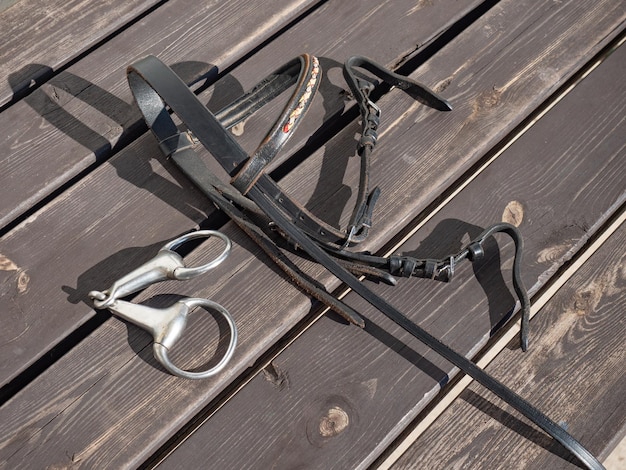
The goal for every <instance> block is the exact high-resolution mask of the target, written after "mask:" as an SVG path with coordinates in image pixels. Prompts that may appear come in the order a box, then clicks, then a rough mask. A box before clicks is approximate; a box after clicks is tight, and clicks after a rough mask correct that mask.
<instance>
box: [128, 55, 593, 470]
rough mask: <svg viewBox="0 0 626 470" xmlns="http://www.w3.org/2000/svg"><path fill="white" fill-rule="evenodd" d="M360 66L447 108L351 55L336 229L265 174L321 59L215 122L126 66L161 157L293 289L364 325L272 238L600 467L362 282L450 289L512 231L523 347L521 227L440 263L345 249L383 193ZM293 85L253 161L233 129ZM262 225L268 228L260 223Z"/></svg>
mask: <svg viewBox="0 0 626 470" xmlns="http://www.w3.org/2000/svg"><path fill="white" fill-rule="evenodd" d="M357 68H359V69H364V70H366V71H368V72H369V73H371V74H373V75H376V76H377V77H378V78H380V79H382V80H383V81H384V82H386V83H387V84H389V85H391V86H394V87H397V88H399V89H401V90H403V91H404V92H405V93H407V94H408V95H409V96H411V97H413V98H414V99H416V100H418V101H420V102H421V103H423V104H426V105H428V106H430V107H433V108H435V109H438V110H440V111H447V110H450V109H451V106H450V105H449V103H448V102H447V101H446V100H445V99H443V98H441V97H440V96H438V95H437V94H436V93H434V92H433V91H431V90H429V89H428V88H427V87H426V86H424V85H422V84H420V83H418V82H416V81H414V80H412V79H410V78H408V77H404V76H401V75H398V74H395V73H393V72H391V71H389V70H387V69H386V68H384V67H382V66H380V65H379V64H376V63H375V62H373V61H371V60H369V59H367V58H365V57H360V56H354V57H351V58H350V59H348V60H347V61H346V63H345V64H344V69H343V72H344V77H345V79H346V82H347V84H348V86H349V87H350V90H351V92H352V95H353V96H354V98H355V99H356V101H357V103H358V105H359V108H360V112H361V125H362V129H361V136H360V140H359V142H358V145H357V154H358V155H359V157H360V163H361V164H360V175H359V188H358V193H357V197H356V203H355V208H354V210H353V212H352V215H351V217H350V220H349V223H348V226H347V228H346V229H344V230H340V229H337V228H335V227H333V226H331V225H329V224H327V223H326V222H324V221H322V220H320V219H319V218H317V217H316V216H315V215H313V214H312V213H310V212H309V211H308V210H307V209H306V208H305V207H303V206H302V205H301V204H299V203H298V202H297V201H295V200H293V199H292V198H291V197H290V196H289V195H288V194H286V193H285V192H284V191H283V190H282V189H281V188H280V187H279V185H278V184H277V183H276V182H275V181H273V180H272V179H271V178H270V177H269V175H268V174H267V173H266V169H267V166H268V164H269V163H270V162H271V161H272V160H273V159H274V158H275V157H276V155H277V154H278V152H279V151H280V150H281V148H282V147H283V146H284V144H285V143H286V142H287V140H288V139H289V138H290V137H291V136H292V135H293V132H294V130H295V129H296V128H297V127H298V125H299V123H300V122H301V121H302V118H303V117H304V115H305V114H306V112H307V110H308V109H309V107H310V105H311V102H312V100H313V98H314V96H315V94H316V92H317V90H318V87H319V84H320V81H321V73H322V71H321V68H320V65H319V61H318V59H317V58H315V57H313V56H311V55H309V54H303V55H301V56H299V57H297V58H295V59H293V60H291V61H289V62H288V63H286V64H285V65H283V66H282V67H280V68H279V69H277V70H276V71H275V72H273V73H272V74H270V75H268V76H267V77H266V78H265V79H263V80H262V81H261V82H259V83H258V84H257V85H256V86H255V87H254V88H252V90H250V91H249V92H247V93H245V94H244V95H242V96H241V97H239V98H238V99H236V100H235V101H233V102H232V103H231V104H229V105H227V106H226V107H225V108H223V109H222V110H220V111H219V112H217V113H216V114H215V115H214V114H213V113H211V112H210V111H209V110H208V109H207V108H206V107H205V106H204V105H203V104H202V103H201V102H200V101H199V100H198V98H197V97H196V95H195V94H194V93H193V92H192V91H191V90H190V89H189V88H188V87H187V85H186V84H185V83H184V82H183V81H182V80H181V79H180V78H179V77H178V76H177V75H176V74H175V73H174V72H173V71H172V70H171V69H170V68H169V67H168V66H166V65H165V64H163V63H162V62H161V61H160V60H159V59H157V58H156V57H154V56H148V57H145V58H144V59H141V60H139V61H138V62H136V63H135V64H133V65H131V66H130V67H128V70H127V78H128V82H129V85H130V88H131V91H132V93H133V95H134V97H135V100H136V102H137V104H138V106H139V108H140V110H141V112H142V114H143V116H144V119H145V121H146V123H147V124H148V126H149V128H150V129H151V131H152V132H153V134H154V135H155V137H156V139H157V140H158V142H159V146H160V148H161V150H162V151H163V153H164V154H165V155H166V156H167V157H169V158H171V159H172V160H173V161H174V163H176V165H177V166H178V167H179V168H180V169H181V170H182V171H183V173H185V175H186V176H187V177H188V178H189V179H190V180H191V181H192V182H193V183H194V184H195V185H196V186H197V187H198V188H199V189H200V190H201V191H202V192H203V193H204V194H205V195H206V196H207V197H208V198H209V199H210V200H211V201H212V202H213V203H214V204H215V205H216V206H217V207H218V209H220V210H222V211H223V212H225V213H226V214H227V215H228V216H229V217H230V218H231V219H232V220H233V221H234V222H235V223H236V224H237V225H238V226H239V227H240V228H242V229H243V230H244V231H245V233H246V234H248V235H249V236H250V237H251V238H252V239H253V240H254V241H255V242H256V243H257V244H258V245H259V246H260V247H261V249H262V250H263V251H264V252H265V253H267V254H268V255H269V256H270V257H271V258H272V260H273V261H274V262H275V263H276V264H277V265H278V266H279V267H280V268H281V269H282V270H283V271H284V272H285V273H286V274H287V275H288V277H289V278H290V279H291V280H292V282H294V283H295V284H296V285H297V286H299V287H300V288H301V289H303V290H304V291H305V292H307V293H308V294H309V295H311V296H312V297H314V298H316V299H317V300H319V301H321V302H322V303H324V304H325V305H327V306H328V307H329V308H331V309H332V310H334V311H336V312H337V313H339V314H340V315H342V316H343V317H344V318H346V319H347V320H348V321H350V322H351V323H354V324H356V325H358V326H360V327H364V326H365V322H364V320H363V319H362V317H361V316H360V315H359V314H358V313H357V312H355V311H354V310H353V309H352V308H351V307H350V306H348V305H347V304H345V303H344V302H342V301H341V300H339V299H336V298H335V297H333V296H332V295H331V294H330V293H328V292H327V291H326V290H325V289H324V287H323V286H321V285H320V284H319V282H317V281H316V280H315V279H312V278H310V277H309V276H308V275H307V274H305V273H304V272H302V271H301V269H300V268H299V267H298V266H297V265H296V264H295V263H293V262H292V261H291V260H290V258H288V257H287V256H286V255H285V253H284V252H283V249H284V246H283V245H284V243H281V241H280V240H276V232H278V233H279V234H280V235H281V236H282V237H283V238H284V239H286V240H287V241H288V243H289V244H290V245H292V246H293V247H296V250H297V251H298V253H303V252H304V253H305V254H306V255H307V256H308V257H309V258H311V259H313V260H314V261H316V262H318V263H319V264H321V265H323V266H324V267H325V268H326V269H327V270H328V271H330V272H331V273H332V274H333V275H335V276H336V277H337V278H338V279H340V280H341V281H342V282H344V283H345V284H346V285H347V286H348V287H350V288H351V289H352V290H354V291H355V292H356V293H357V294H358V295H360V296H361V297H362V298H363V299H365V300H366V301H367V302H369V303H370V304H371V305H373V306H374V307H375V308H377V309H378V310H380V311H381V312H382V313H383V314H384V315H386V316H387V317H389V318H390V319H391V320H393V321H394V322H395V323H397V324H398V325H399V326H401V327H402V328H403V329H405V330H406V331H407V332H409V333H410V334H411V335H413V336H414V337H416V338H417V339H418V340H420V341H422V342H423V343H425V344H426V345H427V346H428V347H430V348H431V349H433V350H434V351H435V352H437V353H438V354H440V355H441V356H443V357H444V358H445V359H447V360H448V361H450V362H451V363H452V364H454V365H455V366H456V367H458V368H459V369H461V370H462V371H463V372H465V373H466V374H468V375H469V376H471V377H472V378H473V379H474V380H476V381H477V382H479V383H480V384H481V385H483V386H485V387H486V388H488V389H489V390H491V391H492V392H493V393H495V394H496V395H498V396H499V397H500V398H502V399H503V400H504V401H505V402H507V403H508V404H509V405H511V406H512V407H514V408H515V409H516V410H518V411H519V412H520V413H522V414H523V415H524V416H526V417H527V418H529V419H530V420H531V421H533V422H534V423H535V424H536V425H537V426H539V427H540V428H541V429H543V430H544V431H545V432H547V433H548V434H549V435H551V436H552V437H553V438H554V439H556V440H557V441H558V442H560V443H561V444H562V445H563V446H564V447H565V448H566V449H568V450H569V451H570V452H571V453H572V454H574V455H575V456H576V457H577V458H578V459H579V460H580V461H581V462H582V463H583V464H584V465H585V466H586V467H587V468H590V469H602V468H604V467H603V466H602V464H600V462H599V461H598V460H597V459H596V458H595V457H594V456H593V455H592V454H591V453H590V452H589V451H588V450H587V449H585V448H584V447H583V446H582V445H581V444H580V443H579V442H578V441H576V440H575V439H574V438H573V437H572V436H571V435H569V434H568V433H567V432H566V431H565V430H564V429H563V428H562V427H561V426H559V425H558V424H557V423H555V422H554V421H552V420H551V419H550V418H548V417H547V416H546V415H545V414H543V413H542V412H541V411H539V410H538V409H536V408H535V407H533V406H532V405H531V404H530V403H528V402H527V401H526V400H524V399H523V398H522V397H520V396H519V395H517V394H516V393H515V392H513V391H512V390H510V389H509V388H507V387H506V386H505V385H503V384H502V383H500V382H499V381H497V380H496V379H494V378H493V377H491V376H490V375H489V374H487V373H486V372H484V371H483V370H482V369H480V368H479V367H478V366H476V365H475V364H474V363H473V362H472V361H470V360H468V359H467V358H466V357H464V356H463V355H461V354H459V353H457V352H456V351H454V350H453V349H451V348H450V347H448V346H447V345H446V344H444V343H442V342H441V341H440V340H438V339H437V338H435V337H434V336H432V335H431V334H429V333H428V332H426V331H425V330H424V329H422V328H421V327H419V326H418V325H417V324H416V323H414V322H413V321H411V320H410V319H409V318H408V317H406V316H405V315H404V314H403V313H401V312H400V311H399V310H397V309H396V308H395V307H393V306H392V305H391V304H389V303H388V302H387V301H386V300H384V299H383V298H381V297H380V296H378V295H376V294H375V293H374V292H373V291H372V290H370V289H369V288H368V287H367V286H366V285H365V284H364V283H362V282H361V281H360V280H359V277H360V276H366V277H368V278H373V279H376V280H382V281H383V282H386V283H388V284H395V283H396V280H395V278H394V276H402V277H411V276H415V277H423V278H430V279H434V280H439V281H443V282H449V281H450V280H451V278H452V277H453V275H454V271H455V266H456V265H457V264H458V263H459V262H461V261H463V260H465V259H467V260H469V261H472V262H473V261H476V260H478V259H480V258H481V257H482V256H483V255H484V248H483V244H484V242H485V241H486V240H487V239H488V238H489V237H490V236H492V235H493V234H495V233H498V232H503V233H506V234H507V235H509V236H510V237H511V238H512V239H513V242H514V244H515V258H514V262H513V269H512V275H513V288H514V290H515V292H516V294H517V296H518V298H519V300H520V307H521V311H522V313H521V317H522V321H521V333H520V342H521V346H522V349H523V350H524V351H525V350H526V349H527V346H528V327H529V317H530V301H529V299H528V295H527V293H526V289H525V288H524V286H523V283H522V279H521V257H522V250H523V242H522V237H521V234H520V233H519V230H518V229H517V228H516V227H515V226H513V225H510V224H507V223H498V224H495V225H493V226H491V227H488V228H487V229H485V230H484V231H483V232H482V233H481V234H480V235H479V236H478V237H476V238H475V239H474V240H472V241H471V242H470V243H469V244H468V245H467V247H465V248H464V249H463V250H461V251H460V252H459V253H456V254H453V255H451V256H449V257H446V258H443V259H418V258H413V257H409V256H390V257H387V258H385V257H379V256H375V255H372V254H371V253H369V252H355V251H352V250H348V248H349V247H352V246H354V245H356V244H358V243H359V242H361V241H363V240H364V239H365V238H366V237H367V235H368V232H369V229H370V228H371V226H372V218H373V217H372V216H373V211H374V207H375V204H376V201H377V199H378V197H379V195H380V189H379V188H374V189H373V190H371V191H370V190H369V159H370V155H371V153H372V151H373V149H374V147H375V146H376V142H377V129H378V125H379V122H380V109H379V108H378V106H376V104H375V103H374V102H372V101H371V100H370V97H369V96H370V92H371V90H372V89H373V88H374V83H372V81H371V79H369V78H366V76H365V74H363V73H362V72H360V71H358V70H357ZM294 85H295V91H294V92H293V94H292V95H291V97H290V99H289V101H288V102H287V104H286V106H285V108H284V109H283V112H282V113H281V115H280V116H279V118H278V119H277V120H276V122H275V123H274V125H273V126H272V128H271V129H270V131H269V132H268V134H267V135H266V137H265V138H264V139H263V141H262V142H261V144H260V145H259V147H258V148H257V149H256V151H255V152H254V153H253V155H252V156H250V155H248V154H247V152H246V151H244V150H243V149H242V148H241V146H240V145H239V143H238V142H237V141H236V140H235V138H234V137H233V136H232V134H231V133H230V132H229V131H228V129H230V128H232V127H233V126H235V125H236V124H238V123H240V122H243V121H244V120H245V119H247V118H248V117H249V116H251V115H252V114H253V113H255V112H256V111H257V110H259V109H260V108H261V107H263V106H264V105H265V104H267V103H269V102H270V101H271V100H273V99H274V98H276V97H277V96H279V95H280V94H282V93H283V92H284V91H285V90H287V89H288V88H290V87H293V86H294ZM168 108H169V110H171V111H172V112H173V113H175V114H176V115H177V116H178V117H179V118H180V119H181V120H182V122H183V123H184V124H185V125H186V126H187V128H188V130H187V131H183V132H181V131H180V130H179V129H178V127H177V126H176V124H175V123H174V121H173V120H172V117H171V116H170V112H169V110H168ZM197 142H199V143H200V144H202V145H203V146H204V147H205V148H206V149H207V150H208V151H209V152H210V153H211V155H212V156H213V157H214V158H215V159H216V160H217V161H218V163H219V164H220V165H221V166H222V167H223V168H224V170H225V171H226V172H227V173H228V174H229V175H230V177H231V181H230V185H228V184H225V183H223V182H222V181H221V180H220V178H218V177H217V176H216V175H215V174H213V173H212V172H211V171H210V170H209V169H208V168H207V166H206V165H205V163H204V162H203V161H202V159H201V158H200V156H199V155H198V154H197V153H196V152H195V151H194V150H193V148H194V147H195V146H196V145H197ZM267 218H269V220H270V221H271V226H272V227H273V228H274V230H273V231H271V232H270V231H268V230H267V227H268V224H267V222H266V219H267ZM261 219H263V220H264V221H265V222H260V220H261Z"/></svg>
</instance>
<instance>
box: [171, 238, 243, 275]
mask: <svg viewBox="0 0 626 470" xmlns="http://www.w3.org/2000/svg"><path fill="white" fill-rule="evenodd" d="M210 237H217V238H219V239H221V240H222V241H223V242H224V244H225V247H224V250H223V251H222V253H221V254H220V255H219V256H218V257H217V258H215V259H214V260H213V261H210V262H208V263H207V264H204V265H202V266H198V267H195V268H187V267H178V268H176V269H175V270H174V273H173V277H174V279H177V280H179V281H186V280H188V279H191V278H194V277H196V276H199V275H200V274H204V273H206V272H207V271H210V270H211V269H213V268H215V267H216V266H218V265H219V264H220V263H221V262H222V261H224V260H225V259H226V258H227V257H228V255H229V254H230V250H231V247H232V243H231V241H230V238H228V237H227V236H226V235H224V234H223V233H222V232H218V231H217V230H198V231H196V232H190V233H187V234H185V235H183V236H181V237H178V238H177V239H175V240H172V241H171V242H169V243H166V244H165V245H164V246H163V248H161V250H160V251H173V250H175V249H176V248H178V247H180V246H181V245H182V244H184V243H186V242H188V241H189V240H194V239H196V238H210Z"/></svg>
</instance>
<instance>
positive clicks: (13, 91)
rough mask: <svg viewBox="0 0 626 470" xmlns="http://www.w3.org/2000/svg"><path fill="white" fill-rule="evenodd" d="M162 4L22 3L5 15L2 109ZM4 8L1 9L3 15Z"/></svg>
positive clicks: (0, 24)
mask: <svg viewBox="0 0 626 470" xmlns="http://www.w3.org/2000/svg"><path fill="white" fill-rule="evenodd" d="M158 3H159V1H157V0H132V1H127V2H116V1H111V0H96V1H86V0H71V1H59V0H54V1H48V2H46V3H45V4H42V3H41V2H38V1H36V0H20V1H19V3H17V4H16V5H13V6H12V8H9V9H8V10H6V11H3V12H2V14H1V15H0V107H1V106H3V105H5V104H7V103H9V102H10V101H11V100H13V99H15V98H16V97H17V98H20V97H22V96H23V95H24V94H26V93H27V92H28V90H29V89H30V88H32V87H33V86H36V85H40V84H41V83H42V82H43V81H45V80H47V79H48V78H50V76H51V75H52V74H53V73H54V72H56V71H58V69H59V68H60V67H62V66H63V65H65V64H67V63H68V62H69V61H71V60H73V59H75V58H76V57H78V56H79V55H80V54H82V53H84V52H85V51H87V50H88V49H89V48H91V47H93V46H94V45H96V44H97V43H98V42H99V41H101V40H103V39H105V38H106V37H107V36H109V35H111V34H113V33H114V32H115V31H117V30H118V29H120V28H121V27H123V26H124V25H125V24H126V23H128V22H129V21H131V20H133V19H134V18H136V17H137V16H139V15H141V14H142V13H144V12H146V11H147V10H148V9H150V8H151V7H153V6H155V5H157V4H158ZM1 11H2V8H0V12H1Z"/></svg>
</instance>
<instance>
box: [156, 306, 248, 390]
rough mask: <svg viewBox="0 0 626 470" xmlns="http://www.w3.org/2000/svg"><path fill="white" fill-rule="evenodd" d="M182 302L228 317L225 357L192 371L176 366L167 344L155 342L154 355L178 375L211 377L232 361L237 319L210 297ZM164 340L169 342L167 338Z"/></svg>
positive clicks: (198, 377) (199, 377)
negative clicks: (215, 363) (208, 366)
mask: <svg viewBox="0 0 626 470" xmlns="http://www.w3.org/2000/svg"><path fill="white" fill-rule="evenodd" d="M180 303H184V304H185V305H186V306H187V307H189V309H191V308H193V307H204V308H205V309H207V310H212V311H215V312H218V313H220V314H221V315H222V316H223V317H224V318H225V319H226V322H227V323H228V327H229V328H230V342H229V344H228V348H227V349H226V353H225V354H224V357H222V359H221V360H220V361H219V362H218V363H217V365H215V366H214V367H212V368H210V369H207V370H205V371H200V372H191V371H187V370H183V369H180V368H179V367H176V366H175V365H174V364H173V363H172V361H171V360H170V358H169V349H168V348H167V346H165V345H164V344H161V343H157V342H155V343H154V345H153V347H152V351H153V353H154V357H155V358H156V360H157V361H159V362H160V363H161V365H162V366H163V367H165V368H166V369H167V370H168V371H169V372H171V373H172V374H174V375H177V376H178V377H183V378H186V379H206V378H207V377H211V376H212V375H215V374H217V373H218V372H220V371H222V369H224V368H225V367H226V364H227V363H228V361H230V359H231V358H232V356H233V353H234V352H235V346H236V345H237V327H236V325H235V320H233V318H232V317H231V315H230V313H229V312H228V310H226V309H225V308H224V307H223V306H222V305H220V304H218V303H217V302H213V301H211V300H208V299H200V298H188V299H183V300H181V301H180ZM163 342H165V343H168V341H167V340H165V341H163Z"/></svg>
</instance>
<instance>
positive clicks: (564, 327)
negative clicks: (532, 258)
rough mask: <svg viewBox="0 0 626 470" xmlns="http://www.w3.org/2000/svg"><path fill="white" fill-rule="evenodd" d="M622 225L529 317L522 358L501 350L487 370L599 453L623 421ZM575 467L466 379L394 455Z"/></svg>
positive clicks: (625, 303)
mask: <svg viewBox="0 0 626 470" xmlns="http://www.w3.org/2000/svg"><path fill="white" fill-rule="evenodd" d="M625 254H626V227H624V226H623V225H622V228H621V230H620V231H619V232H617V233H615V234H614V235H613V236H612V237H611V238H610V239H609V240H608V241H607V242H606V243H605V245H604V246H602V247H601V249H600V250H599V251H598V252H596V254H595V255H594V256H593V257H592V258H591V259H590V260H589V261H588V262H587V263H586V264H585V265H584V266H583V267H582V268H581V269H580V271H579V272H578V273H577V274H576V275H575V276H574V277H573V278H572V279H571V280H570V281H569V282H568V283H567V284H565V286H563V287H562V288H561V289H560V290H559V292H557V294H556V295H555V297H554V298H553V299H552V300H551V301H550V302H549V303H548V304H547V305H546V306H545V307H544V308H543V310H542V311H541V312H540V314H539V315H538V316H537V319H536V321H533V330H535V331H536V332H537V333H536V335H535V342H534V346H533V348H532V350H531V351H530V352H529V353H528V354H527V355H526V356H527V357H525V358H524V360H523V361H520V358H519V356H518V355H517V354H516V353H515V351H512V350H510V349H509V350H504V351H503V352H502V353H501V354H500V355H499V356H498V357H497V358H496V359H495V360H494V361H493V362H492V363H491V364H490V365H489V366H488V368H487V371H488V372H489V373H491V374H493V375H494V376H496V377H497V378H498V379H499V380H502V381H503V382H504V383H509V384H515V385H516V387H517V389H518V391H519V393H520V394H521V395H522V396H525V397H527V398H528V399H529V400H530V401H531V402H532V403H533V404H535V405H536V406H538V407H539V408H540V409H541V410H543V411H545V412H547V413H548V414H549V415H551V416H552V417H553V418H554V419H556V420H557V421H558V422H559V423H562V425H563V426H565V427H566V428H567V430H568V431H569V432H570V433H572V434H573V435H574V436H576V437H577V438H578V439H579V440H580V441H581V442H582V443H583V444H585V445H586V446H587V448H588V449H589V450H590V451H592V452H593V453H594V454H595V455H597V456H598V457H599V458H600V459H603V458H604V457H606V456H607V455H608V453H609V452H610V451H611V450H612V445H614V439H615V437H619V436H623V434H624V430H625V429H626V403H625V402H624V391H625V390H626V376H624V374H623V370H624V365H625V364H626V348H625V347H624V342H625V341H626V324H625V323H624V315H623V311H624V308H626V295H624V291H625V289H626V273H625V272H624V266H626V259H625V256H626V255H625ZM470 467H472V468H485V469H491V468H493V469H495V468H520V469H522V468H524V469H536V468H555V469H565V468H579V467H578V465H577V462H576V461H574V460H573V458H572V457H571V456H570V455H567V453H565V452H563V451H562V449H561V448H559V446H558V445H557V444H556V443H554V442H553V441H552V440H551V439H550V438H548V437H547V436H545V435H543V434H542V433H541V432H539V431H538V430H537V429H536V428H535V427H534V426H532V425H531V424H529V423H527V422H526V421H524V420H521V419H519V418H518V417H517V415H516V414H515V413H514V412H512V410H511V409H510V408H509V407H508V406H507V405H505V404H504V403H502V402H501V401H499V400H498V399H497V398H495V397H493V396H491V395H489V394H487V393H485V391H484V390H483V389H481V388H480V387H479V386H476V384H472V385H471V386H470V387H469V388H468V389H466V390H465V391H464V392H463V393H462V394H461V396H460V397H459V398H458V399H457V400H455V402H454V403H453V404H452V405H451V406H450V407H449V408H448V409H447V410H446V411H445V412H444V413H443V414H442V415H441V416H440V417H439V419H438V420H437V421H435V422H434V423H433V425H431V427H430V428H429V429H428V430H427V431H426V432H425V433H424V434H422V436H421V437H420V438H419V439H418V440H417V441H416V442H415V443H414V444H413V446H411V447H410V448H409V449H408V451H407V452H406V453H405V454H404V455H403V456H402V457H401V458H400V459H399V460H398V462H397V463H396V465H395V466H394V467H393V468H394V469H398V470H399V469H410V468H432V469H443V468H470Z"/></svg>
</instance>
